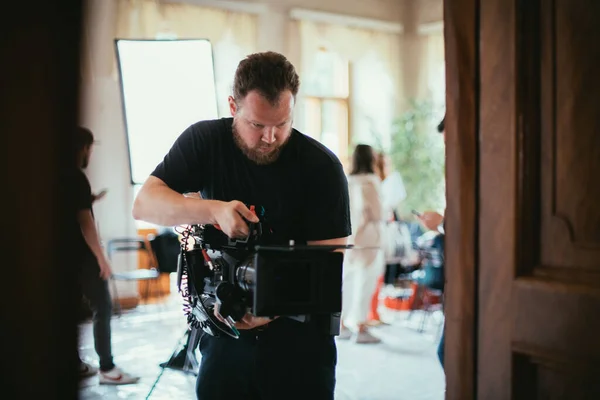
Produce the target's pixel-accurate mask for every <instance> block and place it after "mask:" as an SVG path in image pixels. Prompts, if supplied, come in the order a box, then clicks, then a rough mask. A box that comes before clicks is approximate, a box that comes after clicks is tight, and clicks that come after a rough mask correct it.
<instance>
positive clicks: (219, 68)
mask: <svg viewBox="0 0 600 400" xmlns="http://www.w3.org/2000/svg"><path fill="white" fill-rule="evenodd" d="M115 36H116V37H117V38H119V39H161V38H162V39H175V38H178V39H208V40H210V42H211V44H212V46H213V55H214V70H215V84H216V90H217V105H218V111H219V116H228V115H229V105H228V102H227V97H228V96H229V95H230V94H231V89H232V84H233V76H234V73H235V69H236V67H237V65H238V63H239V61H240V60H242V59H243V58H244V57H245V56H246V55H248V54H250V53H254V52H255V51H256V48H257V37H258V35H257V18H256V16H255V15H253V14H247V13H239V12H231V11H226V10H219V9H212V8H206V7H200V6H195V5H190V4H183V3H172V2H161V1H156V0H119V3H118V7H117V25H116V32H115Z"/></svg>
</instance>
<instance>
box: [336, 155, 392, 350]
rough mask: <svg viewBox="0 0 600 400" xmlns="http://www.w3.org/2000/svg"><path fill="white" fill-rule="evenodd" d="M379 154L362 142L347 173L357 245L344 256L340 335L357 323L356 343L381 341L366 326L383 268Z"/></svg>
mask: <svg viewBox="0 0 600 400" xmlns="http://www.w3.org/2000/svg"><path fill="white" fill-rule="evenodd" d="M376 163H377V158H376V154H375V152H374V151H373V148H372V147H371V146H369V145H365V144H359V145H357V146H356V148H355V149H354V153H353V155H352V169H351V172H350V175H349V177H348V193H349V196H350V216H351V221H352V226H353V230H354V232H353V234H352V236H351V239H350V242H351V243H353V244H354V245H355V246H357V247H369V248H368V249H355V250H353V251H350V252H348V253H347V255H346V258H345V260H344V273H343V291H342V328H341V332H340V336H339V338H340V339H350V338H351V337H352V336H353V332H352V330H351V329H350V325H355V326H356V343H379V342H380V341H381V340H380V339H379V338H377V337H375V336H373V335H372V334H371V333H370V332H369V330H368V327H367V317H368V314H369V308H370V304H371V296H372V294H373V292H374V291H375V288H376V285H377V278H378V277H379V276H381V274H382V272H383V268H384V257H383V250H382V249H381V245H382V233H383V232H382V220H383V215H382V204H381V194H380V186H381V178H380V176H379V175H378V174H377V173H376V171H377V165H376Z"/></svg>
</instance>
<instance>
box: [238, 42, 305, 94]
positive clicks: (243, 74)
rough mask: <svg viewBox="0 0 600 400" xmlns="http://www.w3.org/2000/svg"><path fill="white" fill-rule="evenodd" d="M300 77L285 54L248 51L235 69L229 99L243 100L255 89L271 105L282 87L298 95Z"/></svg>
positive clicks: (281, 90)
mask: <svg viewBox="0 0 600 400" xmlns="http://www.w3.org/2000/svg"><path fill="white" fill-rule="evenodd" d="M299 87H300V78H299V77H298V74H297V73H296V69H295V68H294V66H293V65H292V63H291V62H289V61H288V59H287V58H285V56H283V55H282V54H279V53H275V52H272V51H268V52H265V53H255V54H250V55H249V56H247V57H246V58H245V59H243V60H242V61H241V62H240V63H239V65H238V67H237V70H236V71H235V77H234V79H233V98H234V99H235V100H236V101H240V100H243V99H244V98H245V97H246V95H247V94H248V93H249V92H251V91H252V90H256V91H258V92H259V93H260V94H261V95H262V96H263V97H265V98H266V99H267V101H269V103H271V104H276V103H277V101H278V100H279V96H280V95H281V93H282V92H284V91H285V90H289V91H290V92H292V95H293V96H294V98H295V97H296V94H298V88H299Z"/></svg>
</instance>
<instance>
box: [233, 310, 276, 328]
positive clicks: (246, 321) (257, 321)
mask: <svg viewBox="0 0 600 400" xmlns="http://www.w3.org/2000/svg"><path fill="white" fill-rule="evenodd" d="M276 318H277V317H275V318H274V319H271V318H265V317H255V316H254V315H252V314H250V313H248V314H246V315H244V318H242V320H241V321H238V322H236V323H235V327H236V328H237V329H240V330H242V329H253V328H257V327H259V326H262V325H266V324H268V323H269V322H271V321H273V320H275V319H276Z"/></svg>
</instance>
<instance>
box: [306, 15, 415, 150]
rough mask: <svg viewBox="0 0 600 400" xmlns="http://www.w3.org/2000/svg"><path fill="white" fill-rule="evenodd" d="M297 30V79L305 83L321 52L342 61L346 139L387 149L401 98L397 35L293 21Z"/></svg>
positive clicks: (400, 44)
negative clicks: (346, 70)
mask: <svg viewBox="0 0 600 400" xmlns="http://www.w3.org/2000/svg"><path fill="white" fill-rule="evenodd" d="M298 29H299V37H300V59H301V62H300V67H299V69H300V71H301V77H302V80H303V81H310V79H311V74H312V73H314V72H313V71H314V70H315V64H316V63H317V60H318V58H319V54H320V53H321V52H323V51H326V52H333V53H336V54H337V55H339V56H340V57H343V58H344V59H346V60H347V61H348V62H349V63H350V67H351V73H350V93H351V96H350V109H351V120H350V126H351V128H350V131H351V132H350V134H351V142H353V143H358V142H362V143H368V144H372V145H379V144H380V145H382V146H383V147H384V148H387V147H388V146H389V144H390V137H391V125H392V122H393V119H394V117H395V116H396V115H397V109H398V106H399V104H400V102H401V101H402V100H403V94H402V93H403V85H402V79H401V77H402V65H401V59H400V58H401V57H400V54H401V47H402V41H401V35H400V34H395V33H387V32H381V31H375V30H367V29H360V28H353V27H349V26H343V25H334V24H324V23H317V22H311V21H299V22H298ZM301 90H302V93H304V94H305V93H307V92H309V91H310V87H306V86H304V87H301Z"/></svg>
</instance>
